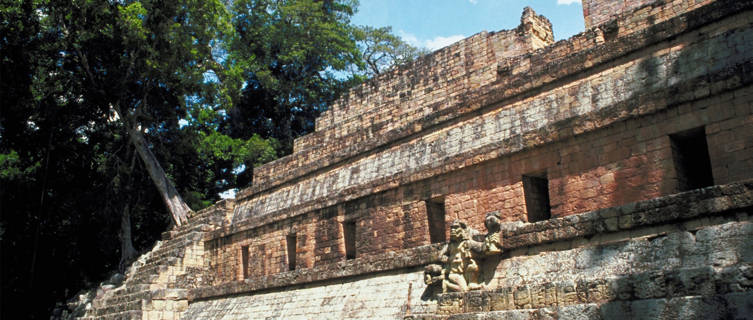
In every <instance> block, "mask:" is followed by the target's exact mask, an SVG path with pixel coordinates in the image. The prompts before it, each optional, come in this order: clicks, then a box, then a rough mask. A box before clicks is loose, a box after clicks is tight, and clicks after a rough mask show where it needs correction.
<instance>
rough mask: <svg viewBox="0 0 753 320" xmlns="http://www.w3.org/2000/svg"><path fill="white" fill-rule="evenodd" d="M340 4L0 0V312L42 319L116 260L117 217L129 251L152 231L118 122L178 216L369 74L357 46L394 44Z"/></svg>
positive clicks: (151, 188)
mask: <svg viewBox="0 0 753 320" xmlns="http://www.w3.org/2000/svg"><path fill="white" fill-rule="evenodd" d="M356 5H357V3H356V2H355V1H348V0H321V1H314V0H274V1H273V0H238V1H234V2H232V7H227V4H226V3H224V2H222V1H220V0H209V1H205V0H201V1H199V0H177V1H164V0H142V1H136V0H126V1H91V0H72V1H61V0H28V1H19V0H0V77H1V79H0V94H1V95H2V96H0V101H3V105H2V109H0V237H1V238H0V239H1V240H2V242H1V245H2V250H1V251H0V255H2V257H1V259H2V262H1V263H2V274H1V275H0V277H2V279H1V281H2V284H3V286H2V287H3V289H2V290H3V292H2V297H1V298H2V301H1V302H0V303H1V304H2V306H3V308H0V318H3V319H6V318H7V319H16V318H31V319H36V318H49V314H50V311H51V309H52V306H53V305H54V302H56V301H62V300H63V299H64V298H66V297H70V296H72V295H73V294H75V292H76V291H78V290H80V289H81V288H85V287H89V286H92V285H94V284H96V283H97V282H99V281H101V280H102V279H104V278H105V277H106V276H107V274H108V272H111V271H112V270H116V269H118V268H119V267H120V268H122V267H123V261H122V259H123V257H124V256H128V254H126V251H127V248H128V246H126V245H124V243H125V242H127V240H125V239H126V235H125V234H124V232H125V231H123V230H125V229H124V228H123V225H124V224H123V219H122V218H123V217H127V219H125V220H126V221H130V223H129V224H130V225H131V227H130V228H129V230H132V235H128V236H129V239H130V240H128V241H131V242H132V247H134V248H135V249H136V250H137V251H143V250H146V249H148V248H149V247H150V246H151V245H152V244H153V243H154V241H155V240H156V239H157V237H158V236H159V234H160V233H161V232H162V231H164V230H165V228H166V227H167V226H168V224H169V223H170V219H169V218H168V215H167V212H166V209H165V205H164V203H163V202H162V201H161V199H160V196H159V193H158V189H157V188H156V187H155V184H154V183H153V180H152V179H151V178H150V174H149V172H148V171H149V170H148V168H147V167H148V165H146V162H145V161H141V160H140V159H139V152H138V150H137V149H138V148H137V147H135V144H134V143H133V141H132V133H133V132H134V130H135V131H137V132H138V133H139V134H141V135H143V136H144V140H145V141H147V142H148V144H147V146H148V148H149V150H150V152H151V153H153V154H154V158H155V159H156V160H157V161H158V163H159V164H160V165H161V167H162V168H164V171H165V173H166V175H167V177H168V178H169V180H170V181H171V182H172V183H173V184H174V185H175V187H176V189H177V191H178V192H179V193H180V195H181V196H182V197H183V198H184V199H185V202H186V203H187V204H188V206H190V207H191V208H192V209H194V210H198V209H201V208H203V207H206V206H208V205H210V204H211V203H213V202H215V201H217V200H218V199H219V193H220V192H221V191H224V190H226V189H229V188H242V187H245V186H248V185H249V184H250V183H251V182H252V179H253V174H252V173H253V170H252V168H253V167H255V166H259V165H261V164H262V163H265V162H268V161H271V160H273V159H275V158H276V157H277V156H278V155H280V154H285V153H288V152H290V149H291V145H292V140H293V139H294V138H295V137H297V136H300V135H303V134H305V133H307V132H310V131H311V130H312V128H313V121H314V119H315V117H316V116H317V115H318V114H319V113H320V112H322V111H324V110H325V109H326V107H327V106H328V105H329V104H330V103H331V102H332V101H333V100H334V99H336V98H337V97H338V96H339V95H340V94H341V93H342V92H343V91H344V90H346V89H348V88H349V87H350V86H352V85H354V84H357V83H359V82H360V81H362V80H363V79H364V78H365V77H366V76H368V75H370V74H373V73H369V72H367V71H365V68H366V63H365V62H364V60H363V58H364V57H365V55H364V52H362V51H364V50H367V51H368V50H372V51H369V52H378V51H380V50H383V51H389V52H391V53H390V54H393V53H392V52H393V51H390V50H393V49H392V48H390V46H394V45H399V44H400V43H399V42H396V41H394V40H395V39H396V38H394V36H393V38H390V39H391V40H389V41H392V42H388V43H387V44H384V46H379V47H373V48H372V47H369V44H368V42H366V39H369V37H370V35H369V34H368V33H369V32H366V31H363V30H366V29H363V28H362V29H356V28H354V27H353V26H351V25H350V21H349V18H350V16H351V15H352V13H353V10H354V8H355V6H356ZM358 30H361V31H358ZM367 31H368V30H367ZM382 31H383V32H382V33H380V36H382V37H387V35H388V34H389V30H382ZM359 32H360V33H359ZM359 43H360V45H359ZM374 43H377V42H374ZM379 43H381V42H379ZM364 45H365V46H364ZM368 48H371V49H368ZM400 50H403V49H394V52H398V51H400ZM375 54H376V53H375ZM395 57H398V56H397V55H394V54H393V56H391V58H390V59H392V61H393V63H398V62H402V61H404V59H403V60H401V59H402V58H395ZM384 61H386V60H379V62H378V63H379V64H380V65H381V66H382V68H386V67H388V64H389V62H384ZM353 70H356V71H353ZM375 70H384V69H375ZM118 248H120V250H118ZM28 301H36V302H37V303H38V304H40V305H42V306H43V307H41V308H33V310H30V309H28V308H24V309H20V307H21V306H26V305H28V303H25V302H28Z"/></svg>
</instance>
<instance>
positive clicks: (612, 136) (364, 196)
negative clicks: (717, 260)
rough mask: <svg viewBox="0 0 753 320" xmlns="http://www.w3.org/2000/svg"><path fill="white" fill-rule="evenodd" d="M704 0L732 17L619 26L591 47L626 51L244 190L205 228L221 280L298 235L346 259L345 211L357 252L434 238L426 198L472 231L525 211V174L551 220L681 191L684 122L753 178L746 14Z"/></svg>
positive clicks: (733, 175)
mask: <svg viewBox="0 0 753 320" xmlns="http://www.w3.org/2000/svg"><path fill="white" fill-rule="evenodd" d="M706 10H708V11H709V12H711V11H713V12H715V13H716V12H719V10H727V12H729V14H732V16H730V17H729V18H727V19H725V20H723V21H717V20H716V19H717V18H716V17H715V16H713V15H706V16H705V18H706V19H708V20H707V21H708V23H706V24H703V25H701V26H699V27H698V29H697V32H688V28H689V26H687V25H685V26H684V27H682V28H675V26H677V25H682V24H681V22H682V21H685V20H686V19H689V18H688V17H687V16H680V17H677V18H675V19H678V20H669V21H667V22H666V24H663V25H660V26H661V27H663V28H668V29H670V30H666V29H661V28H658V27H657V28H656V29H651V30H646V31H645V33H646V34H645V36H646V37H648V36H649V33H650V34H656V32H657V31H662V32H665V33H669V34H670V35H671V36H672V38H671V40H668V41H659V42H656V43H654V44H652V45H650V46H647V47H634V46H631V45H630V42H629V41H627V43H628V44H625V43H626V41H624V40H625V37H622V38H619V37H618V38H616V39H615V40H613V41H611V42H607V43H604V44H603V45H602V46H597V47H594V48H592V49H589V50H597V51H598V50H602V49H603V48H605V47H608V46H612V47H613V46H620V45H621V46H623V47H620V48H619V49H620V50H617V49H615V48H610V49H612V50H615V51H617V52H629V53H628V54H625V55H621V56H617V57H619V58H617V57H615V58H614V60H611V61H610V62H608V63H605V64H604V65H602V66H600V67H594V68H592V69H589V71H588V72H584V73H580V74H578V76H577V77H574V78H568V79H566V81H563V82H561V83H558V85H557V86H552V87H544V88H541V89H538V90H532V91H529V92H528V94H527V95H525V96H518V98H516V99H512V100H509V101H504V102H503V103H499V104H496V105H491V106H488V107H486V108H484V109H481V110H482V111H484V112H479V113H472V114H470V115H469V116H466V117H461V116H459V117H458V118H456V119H455V120H453V121H447V122H444V123H443V125H442V126H435V127H433V128H432V129H428V130H424V131H422V132H421V134H416V135H413V136H409V137H408V138H406V139H403V140H399V143H394V144H392V145H389V146H388V147H387V148H384V149H379V150H377V151H375V152H372V153H367V154H365V155H362V156H360V157H358V158H355V159H352V161H350V162H348V163H343V164H342V165H340V166H337V167H332V168H327V169H326V170H321V171H319V172H316V173H315V174H312V175H309V176H306V177H304V178H301V179H300V180H298V181H297V183H296V184H290V185H288V186H281V187H278V188H272V189H270V190H269V191H267V192H264V193H261V194H258V195H255V196H253V197H249V198H244V199H241V200H239V203H238V205H237V206H236V208H235V211H234V213H233V217H232V224H230V225H229V226H227V227H226V228H223V229H219V230H217V231H214V232H212V233H211V237H212V239H213V240H212V242H211V243H212V247H211V249H210V252H211V254H212V258H211V266H210V267H211V270H212V273H213V274H215V275H216V278H215V281H216V282H215V284H219V283H223V282H232V281H238V280H241V279H243V278H247V277H255V276H266V275H272V274H276V273H280V272H285V271H287V269H288V266H287V260H286V259H287V252H286V245H287V244H286V237H287V236H290V235H292V234H296V237H297V239H298V246H297V247H296V257H297V259H296V260H297V264H298V266H299V267H301V268H310V267H323V266H326V265H330V264H335V263H338V262H340V261H343V260H346V259H345V256H346V249H345V243H344V242H345V241H344V227H343V225H344V222H345V221H354V223H355V228H356V230H358V231H357V237H356V238H357V239H356V244H355V246H356V250H355V251H356V252H357V254H358V256H368V255H379V254H384V253H387V252H392V251H399V250H404V249H409V248H413V247H416V246H420V245H426V244H429V242H430V239H429V232H428V217H427V214H426V201H427V200H430V199H441V200H442V201H443V203H444V208H445V211H446V212H445V219H446V221H445V222H446V224H449V222H450V221H452V220H454V219H464V220H467V221H469V223H471V225H472V226H474V227H476V228H480V227H481V223H482V219H483V216H484V214H485V213H486V212H490V211H499V212H500V213H501V215H502V218H503V220H506V221H528V217H527V215H526V212H527V209H526V204H525V201H524V198H525V197H523V191H524V190H523V183H522V176H523V175H538V176H542V175H543V176H545V177H546V179H547V180H548V197H549V199H550V205H551V215H552V216H554V217H558V216H566V215H572V214H577V213H581V212H586V211H591V210H596V209H599V208H606V207H612V206H618V205H622V204H625V203H629V202H632V201H640V200H646V199H651V198H654V197H658V196H662V195H668V194H672V193H675V192H677V191H680V189H681V188H680V185H679V183H678V179H677V178H678V177H677V168H676V164H675V163H674V161H673V151H672V144H671V138H670V137H671V135H673V134H677V133H681V132H684V131H686V130H689V129H698V130H700V131H701V132H702V134H703V136H705V139H706V141H707V144H708V146H709V148H708V154H709V157H710V162H711V171H712V175H713V181H714V183H716V184H724V183H728V182H733V181H739V180H741V179H749V178H753V163H751V154H752V152H751V146H750V144H749V143H748V142H747V141H750V140H751V139H752V138H753V133H752V132H751V130H750V127H751V125H750V122H749V119H750V117H751V109H750V105H749V103H750V99H751V98H750V97H751V92H752V91H751V88H750V85H749V84H750V81H751V80H752V79H750V76H749V73H746V72H745V71H744V70H746V68H749V65H750V62H751V60H753V59H752V58H753V54H752V52H753V47H751V42H750V41H747V40H746V39H748V38H749V37H751V35H752V34H753V27H752V26H751V24H750V22H749V21H751V18H750V17H751V14H750V13H746V12H743V13H738V14H734V12H737V11H734V12H732V10H736V9H735V8H734V7H729V6H721V5H719V6H717V7H714V6H710V7H706ZM696 14H697V15H698V16H695V15H693V16H691V17H692V18H693V20H694V21H695V22H696V23H699V24H700V21H702V20H703V19H704V16H701V14H700V13H696ZM678 21H679V22H678ZM694 30H696V29H694ZM626 37H627V36H626ZM631 37H635V35H631ZM636 46H637V45H636ZM721 48H724V49H721ZM547 53H548V52H537V53H536V54H547ZM530 59H533V57H531V58H530ZM584 63H585V62H584ZM709 79H714V81H713V82H710V81H709ZM500 90H501V89H500ZM244 247H245V249H244ZM244 250H247V251H248V254H247V255H246V257H253V259H251V260H253V261H250V260H249V261H247V262H245V265H244V262H243V251H244ZM244 266H245V268H246V271H245V272H244V271H243V270H242V269H243V268H244Z"/></svg>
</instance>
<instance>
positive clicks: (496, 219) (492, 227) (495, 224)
mask: <svg viewBox="0 0 753 320" xmlns="http://www.w3.org/2000/svg"><path fill="white" fill-rule="evenodd" d="M501 219H502V217H501V216H500V215H499V211H492V212H489V213H487V214H486V219H484V225H485V226H486V230H487V231H489V232H494V231H499V226H500V224H501V223H502V221H501Z"/></svg>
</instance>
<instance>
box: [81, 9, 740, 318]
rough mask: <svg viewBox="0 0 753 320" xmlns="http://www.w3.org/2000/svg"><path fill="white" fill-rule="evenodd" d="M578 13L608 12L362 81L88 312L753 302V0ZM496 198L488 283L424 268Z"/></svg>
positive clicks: (597, 314) (443, 312) (485, 266)
mask: <svg viewBox="0 0 753 320" xmlns="http://www.w3.org/2000/svg"><path fill="white" fill-rule="evenodd" d="M584 13H585V17H586V20H587V23H588V24H590V25H592V26H594V27H593V28H591V29H589V30H587V31H586V32H584V33H581V34H579V35H576V36H574V37H572V38H570V39H568V40H566V41H559V42H557V43H552V42H553V39H552V37H551V25H550V24H549V22H548V20H546V18H544V17H541V16H538V15H536V14H535V13H534V12H533V11H532V10H530V9H526V10H524V13H523V16H522V17H521V25H520V26H519V27H518V28H517V29H515V30H503V31H498V32H482V33H479V34H477V35H474V36H472V37H470V38H468V39H465V40H463V41H461V42H459V43H456V44H453V45H451V46H448V47H446V48H444V49H441V50H439V51H437V52H435V53H433V54H431V55H429V56H427V57H424V58H421V59H419V60H418V61H416V62H414V63H413V64H410V65H407V66H401V67H398V68H395V69H393V70H392V71H390V72H388V73H386V74H384V75H381V76H379V77H377V78H376V79H373V80H371V81H369V82H368V83H366V84H364V85H362V86H359V87H357V88H354V89H353V90H351V92H350V93H349V94H348V95H347V96H346V97H344V98H342V99H341V100H339V101H338V102H337V103H336V104H335V105H333V106H332V107H331V108H330V110H329V111H327V112H325V113H324V114H323V115H322V116H321V117H320V118H319V119H317V125H316V131H315V132H314V133H312V134H310V135H307V136H304V137H301V138H299V139H297V140H296V142H295V152H294V153H293V154H292V155H290V156H287V157H283V158H281V159H279V160H277V161H275V162H273V163H270V164H266V165H264V166H261V167H259V168H256V169H255V177H254V186H252V187H250V188H248V189H245V190H242V191H241V192H239V194H238V197H237V198H236V199H235V201H227V202H224V203H223V204H222V205H218V206H216V207H213V208H212V209H209V210H208V211H207V212H211V214H209V213H204V214H202V217H203V218H201V219H198V220H195V221H193V222H192V224H191V226H187V227H186V228H184V229H178V230H174V231H171V232H168V233H166V235H165V239H166V242H165V244H164V245H163V246H165V247H163V248H157V249H155V252H157V253H158V254H157V256H164V255H165V254H167V252H168V251H167V250H166V249H165V248H170V250H169V252H170V254H171V255H175V256H177V257H184V256H185V257H190V259H189V260H190V263H189V264H188V265H184V263H185V261H189V260H185V259H167V258H165V259H167V260H154V259H153V260H154V261H153V263H152V264H153V265H152V266H150V267H149V268H146V269H143V270H145V273H144V275H142V276H135V277H134V278H133V279H132V280H127V281H126V282H127V283H130V282H132V283H135V284H138V285H142V286H141V287H136V288H138V289H139V290H141V291H139V292H137V293H133V292H131V291H128V290H125V289H123V290H122V293H121V294H120V296H119V295H117V294H116V295H114V297H111V298H109V299H110V300H106V301H105V302H104V303H102V304H99V305H97V307H96V308H95V310H94V311H92V312H93V313H90V315H91V314H95V315H96V314H102V315H108V316H109V315H112V317H116V315H113V314H114V313H112V312H111V311H113V310H115V309H117V308H115V309H113V308H112V307H108V306H107V305H108V303H107V301H125V302H120V303H121V304H122V305H127V306H128V308H129V309H127V310H128V311H127V312H128V315H132V314H139V315H140V316H143V317H145V318H149V319H165V318H167V319H171V318H179V317H182V318H184V319H195V318H198V319H235V318H312V317H313V318H331V319H343V318H352V319H358V318H375V317H377V318H398V319H399V318H411V317H412V318H413V319H419V318H422V319H497V318H500V319H505V318H509V317H513V318H520V319H528V318H535V319H538V318H547V317H548V318H575V317H576V316H577V317H585V318H588V319H601V318H605V319H609V318H615V317H617V316H618V315H628V316H631V317H635V318H666V319H670V318H688V317H690V318H698V317H704V318H712V319H714V318H736V317H737V318H745V317H746V315H749V314H752V312H751V311H753V306H752V305H751V303H750V301H753V294H752V293H751V292H753V282H752V281H753V271H752V270H753V267H752V264H753V252H751V250H750V248H753V242H751V239H753V237H751V236H752V235H753V222H751V216H750V214H751V213H752V212H751V210H753V209H751V208H753V184H751V182H750V181H752V180H751V179H753V1H749V0H746V1H732V0H719V1H681V0H677V1H634V2H631V1H584ZM490 212H494V213H496V214H497V215H498V216H499V218H500V220H501V222H503V223H504V227H503V229H502V231H501V233H500V238H501V242H502V244H501V247H502V248H503V249H504V253H503V254H501V255H494V256H489V257H487V258H485V259H482V260H480V263H481V281H482V283H483V284H484V286H485V288H484V290H479V291H469V292H462V293H442V292H441V291H442V289H441V288H437V286H436V285H432V286H427V285H426V284H425V283H424V282H423V274H422V272H421V269H422V268H423V267H424V266H426V265H428V264H431V263H437V262H438V261H440V257H441V255H440V249H441V248H442V247H443V245H444V243H445V241H446V239H448V238H449V233H448V231H447V229H448V226H449V225H450V222H452V221H454V220H456V219H459V220H463V221H466V222H467V223H468V225H469V226H470V227H471V228H474V229H477V230H483V229H484V219H485V216H486V215H487V214H488V213H490ZM209 217H211V219H210V218H209ZM202 221H203V222H202ZM207 221H211V223H209V222H207ZM199 256H201V257H199ZM202 258H203V259H202ZM160 259H161V258H160ZM202 263H203V264H202ZM160 264H165V266H164V267H162V266H160ZM199 264H201V265H199ZM129 281H130V282H129ZM143 285H147V286H146V287H143ZM152 285H158V287H154V288H152V287H151V286H152ZM163 289H165V290H167V289H170V290H173V291H169V292H168V293H169V294H168V293H165V292H163V291H155V290H163ZM175 290H177V291H175ZM121 296H124V297H121ZM147 298H148V299H147ZM138 299H144V300H143V301H141V304H138V301H137V300H138ZM157 300H164V301H165V302H164V303H162V302H160V303H154V302H153V301H157ZM167 301H170V302H169V303H168V302H167ZM137 305H138V306H137ZM108 308H109V309H108ZM176 308H177V309H179V310H176ZM141 310H143V311H144V312H143V313H141ZM97 312H99V313H97ZM124 312H125V311H124Z"/></svg>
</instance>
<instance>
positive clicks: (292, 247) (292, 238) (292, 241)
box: [285, 233, 298, 270]
mask: <svg viewBox="0 0 753 320" xmlns="http://www.w3.org/2000/svg"><path fill="white" fill-rule="evenodd" d="M285 240H286V242H287V250H288V270H295V258H296V248H297V243H298V241H297V240H298V239H297V237H296V234H295V233H291V234H289V235H287V236H286V237H285Z"/></svg>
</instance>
